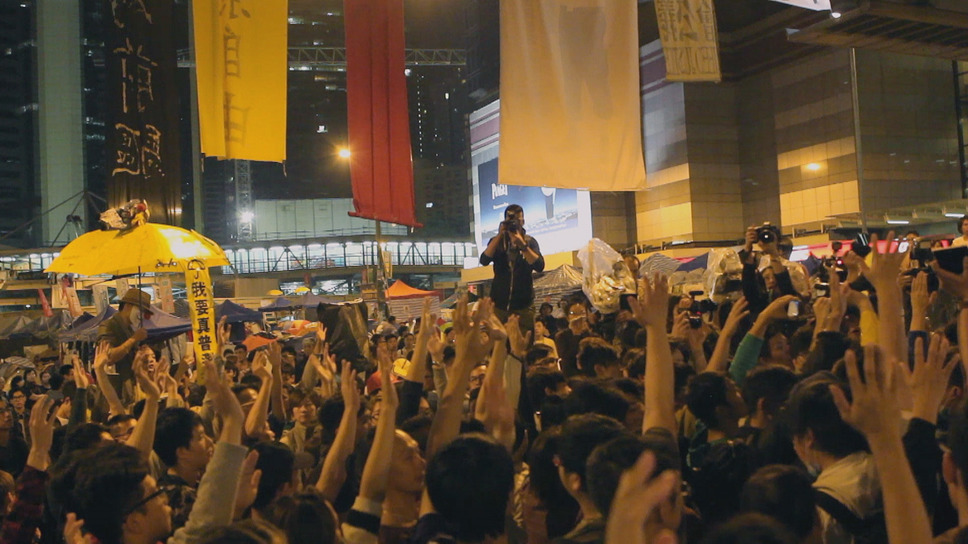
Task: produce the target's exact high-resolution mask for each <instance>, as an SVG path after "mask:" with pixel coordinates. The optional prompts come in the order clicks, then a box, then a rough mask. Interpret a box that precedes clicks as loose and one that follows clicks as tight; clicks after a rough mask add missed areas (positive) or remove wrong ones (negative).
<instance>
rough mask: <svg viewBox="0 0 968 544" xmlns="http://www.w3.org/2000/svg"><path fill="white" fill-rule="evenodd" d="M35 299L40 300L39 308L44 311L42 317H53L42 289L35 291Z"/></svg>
mask: <svg viewBox="0 0 968 544" xmlns="http://www.w3.org/2000/svg"><path fill="white" fill-rule="evenodd" d="M55 289H56V287H55ZM37 298H39V299H40V306H41V308H43V309H44V317H54V311H53V310H51V309H50V303H49V302H47V295H45V294H44V290H43V289H37Z"/></svg>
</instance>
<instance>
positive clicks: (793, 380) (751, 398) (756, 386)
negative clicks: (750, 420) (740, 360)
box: [742, 365, 797, 416]
mask: <svg viewBox="0 0 968 544" xmlns="http://www.w3.org/2000/svg"><path fill="white" fill-rule="evenodd" d="M796 384H797V376H796V374H794V373H793V371H792V370H790V369H789V368H786V367H784V366H779V365H771V366H766V367H762V368H757V369H756V370H754V371H753V372H750V373H749V375H748V376H747V377H746V382H744V383H743V390H742V393H743V401H744V402H746V408H747V409H748V410H749V413H750V414H752V413H753V412H755V411H756V408H757V405H758V404H759V402H760V399H765V401H766V402H764V403H763V411H764V412H765V414H766V415H768V416H773V415H776V413H777V412H779V411H780V407H781V406H783V403H784V402H786V400H787V397H789V396H790V391H791V390H792V389H793V386H794V385H796Z"/></svg>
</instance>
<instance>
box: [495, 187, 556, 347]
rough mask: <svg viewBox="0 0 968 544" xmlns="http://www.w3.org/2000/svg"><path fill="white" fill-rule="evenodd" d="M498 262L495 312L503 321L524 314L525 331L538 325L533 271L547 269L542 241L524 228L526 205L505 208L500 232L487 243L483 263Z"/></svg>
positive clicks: (496, 265)
mask: <svg viewBox="0 0 968 544" xmlns="http://www.w3.org/2000/svg"><path fill="white" fill-rule="evenodd" d="M492 262H493V263H494V282H493V283H492V284H491V300H493V301H494V312H495V313H496V314H497V316H498V317H499V318H501V321H502V322H503V321H507V318H508V315H510V314H517V315H518V316H520V318H521V321H520V327H521V331H522V332H524V331H530V330H532V329H533V328H534V309H533V308H532V307H531V306H532V304H533V303H534V283H533V281H532V278H531V273H532V272H541V271H543V270H544V257H542V256H541V249H540V248H539V247H538V241H537V240H535V239H534V238H532V237H531V236H528V235H527V234H526V233H525V230H524V209H523V208H521V206H519V205H517V204H511V205H510V206H508V207H507V208H505V210H504V221H502V222H501V229H500V231H499V232H498V233H497V236H495V237H493V238H491V239H490V241H488V243H487V249H485V250H484V253H482V254H481V264H482V265H484V266H487V265H489V264H491V263H492Z"/></svg>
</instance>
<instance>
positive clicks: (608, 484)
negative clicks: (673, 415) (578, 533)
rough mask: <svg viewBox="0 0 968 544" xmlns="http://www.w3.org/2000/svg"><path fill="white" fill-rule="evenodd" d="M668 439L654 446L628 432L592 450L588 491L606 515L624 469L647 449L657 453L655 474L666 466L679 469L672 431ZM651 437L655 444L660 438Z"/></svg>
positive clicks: (596, 505)
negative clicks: (663, 445)
mask: <svg viewBox="0 0 968 544" xmlns="http://www.w3.org/2000/svg"><path fill="white" fill-rule="evenodd" d="M666 440H667V442H668V444H667V445H666V446H665V447H661V446H660V447H658V448H655V449H653V447H650V444H649V443H648V442H646V440H645V439H644V438H642V437H639V436H634V435H631V434H627V435H622V436H618V437H615V438H613V439H611V440H609V441H608V442H605V443H604V444H601V445H599V446H598V447H597V448H595V449H594V450H593V451H592V453H591V455H590V456H589V457H588V463H587V472H588V495H589V496H590V497H591V499H592V502H594V503H595V507H596V508H598V511H599V512H601V513H602V515H604V516H605V517H608V514H609V511H610V510H611V508H612V499H613V498H614V497H615V491H616V490H618V481H619V479H620V478H621V477H622V473H623V472H625V471H626V470H628V469H629V468H631V467H632V465H634V464H635V462H636V461H637V460H638V459H639V457H640V456H641V455H642V453H643V452H645V451H646V450H652V451H653V453H654V454H655V458H656V467H655V472H654V473H653V475H654V476H658V475H659V474H662V473H663V472H664V471H666V470H678V468H679V457H678V453H677V449H676V444H675V439H674V438H672V435H671V434H669V435H668V437H667V438H666ZM651 441H652V442H653V444H652V445H655V443H656V442H657V439H656V438H655V437H654V436H653V437H651Z"/></svg>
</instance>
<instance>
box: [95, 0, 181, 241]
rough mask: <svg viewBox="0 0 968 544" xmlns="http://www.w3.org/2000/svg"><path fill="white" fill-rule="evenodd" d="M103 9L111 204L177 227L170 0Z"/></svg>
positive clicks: (123, 2) (118, 1) (132, 1)
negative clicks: (135, 203) (140, 205)
mask: <svg viewBox="0 0 968 544" xmlns="http://www.w3.org/2000/svg"><path fill="white" fill-rule="evenodd" d="M103 4H104V5H105V8H104V9H105V23H104V24H105V30H106V32H105V37H106V39H105V64H106V69H107V89H108V100H107V101H106V103H107V104H108V114H107V120H106V125H105V137H106V148H107V152H106V154H105V155H106V158H107V165H106V167H107V176H108V179H107V186H108V204H109V205H110V206H117V205H119V204H122V203H124V202H128V201H129V200H131V199H135V198H138V199H144V200H146V201H147V202H148V205H149V208H150V209H151V213H152V215H153V218H154V219H155V220H156V221H157V222H159V223H167V224H170V225H177V224H178V223H179V222H180V220H181V157H180V148H179V143H178V131H179V128H178V122H179V113H180V112H179V105H178V104H179V100H178V86H177V81H178V80H177V77H176V70H177V64H176V62H177V59H176V54H175V42H174V40H173V29H174V25H173V24H172V10H173V6H174V2H171V0H111V1H110V2H104V3H103Z"/></svg>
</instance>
